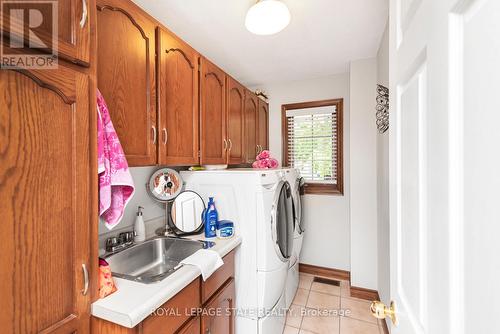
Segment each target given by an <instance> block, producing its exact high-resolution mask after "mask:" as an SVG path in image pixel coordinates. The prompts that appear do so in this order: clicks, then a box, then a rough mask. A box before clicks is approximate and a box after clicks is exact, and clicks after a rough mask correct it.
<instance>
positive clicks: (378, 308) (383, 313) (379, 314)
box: [370, 300, 398, 325]
mask: <svg viewBox="0 0 500 334" xmlns="http://www.w3.org/2000/svg"><path fill="white" fill-rule="evenodd" d="M370 311H371V312H372V315H373V316H374V317H375V318H377V319H385V317H389V318H391V321H392V323H393V324H394V325H397V323H398V319H397V318H396V304H395V303H394V302H393V301H391V305H390V306H389V307H387V306H385V304H384V303H382V302H381V301H378V300H375V301H373V302H372V304H371V305H370Z"/></svg>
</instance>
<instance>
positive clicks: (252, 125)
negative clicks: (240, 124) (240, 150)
mask: <svg viewBox="0 0 500 334" xmlns="http://www.w3.org/2000/svg"><path fill="white" fill-rule="evenodd" d="M258 109H259V98H258V97H257V95H255V94H254V93H252V92H251V91H249V90H246V92H245V144H244V145H245V159H246V162H247V163H252V162H254V161H255V156H256V155H257V152H258V147H257V136H258V133H257V112H258Z"/></svg>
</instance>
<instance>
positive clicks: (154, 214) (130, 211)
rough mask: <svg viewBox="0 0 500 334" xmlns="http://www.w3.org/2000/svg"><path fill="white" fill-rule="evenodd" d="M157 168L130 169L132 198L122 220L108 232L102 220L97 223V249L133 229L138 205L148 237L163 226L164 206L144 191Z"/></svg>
mask: <svg viewBox="0 0 500 334" xmlns="http://www.w3.org/2000/svg"><path fill="white" fill-rule="evenodd" d="M157 168H158V167H156V166H152V167H132V168H130V173H131V174H132V178H133V180H134V185H135V193H134V196H133V197H132V199H131V200H130V202H129V203H128V204H127V207H126V208H125V213H124V215H123V218H122V220H121V221H120V223H118V225H116V226H115V227H114V228H113V229H112V230H111V231H110V230H108V228H107V227H106V226H105V225H104V223H103V222H102V220H100V221H99V248H102V247H103V244H104V239H106V238H108V237H110V236H115V235H117V234H118V233H120V232H123V231H130V230H133V229H134V222H135V217H136V212H137V207H138V206H139V205H140V206H142V207H143V208H144V210H143V218H144V222H145V225H146V229H147V231H146V232H147V234H148V235H151V234H152V233H154V230H155V228H157V227H158V226H159V225H162V224H163V221H164V217H165V205H163V204H161V203H159V202H156V201H154V200H153V199H152V198H151V197H150V196H149V194H148V193H147V191H146V183H147V182H148V181H149V177H150V176H151V174H152V173H153V172H154V171H155V170H156V169H157Z"/></svg>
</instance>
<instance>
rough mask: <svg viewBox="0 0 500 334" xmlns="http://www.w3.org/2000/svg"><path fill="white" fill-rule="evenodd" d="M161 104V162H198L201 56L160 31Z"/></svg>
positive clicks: (159, 78)
mask: <svg viewBox="0 0 500 334" xmlns="http://www.w3.org/2000/svg"><path fill="white" fill-rule="evenodd" d="M157 41H158V48H157V49H158V50H159V66H158V68H159V69H158V73H159V74H158V90H159V101H160V102H159V105H160V110H159V114H160V121H159V124H160V127H159V128H160V144H159V162H160V164H163V165H170V166H188V165H196V164H198V163H199V158H198V151H199V136H198V134H199V103H198V98H199V89H198V68H199V64H198V61H199V55H198V53H197V52H196V51H195V50H193V49H192V48H191V47H190V46H189V45H187V44H185V43H183V42H182V41H181V40H179V39H178V38H177V37H175V36H174V35H172V34H171V33H170V32H168V31H166V30H163V29H160V28H158V38H157Z"/></svg>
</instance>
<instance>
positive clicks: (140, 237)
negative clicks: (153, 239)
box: [134, 206, 146, 242]
mask: <svg viewBox="0 0 500 334" xmlns="http://www.w3.org/2000/svg"><path fill="white" fill-rule="evenodd" d="M142 210H144V208H143V207H142V206H139V207H138V208H137V217H135V223H134V232H135V236H134V242H143V241H144V240H146V226H145V225H144V219H143V218H142Z"/></svg>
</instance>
